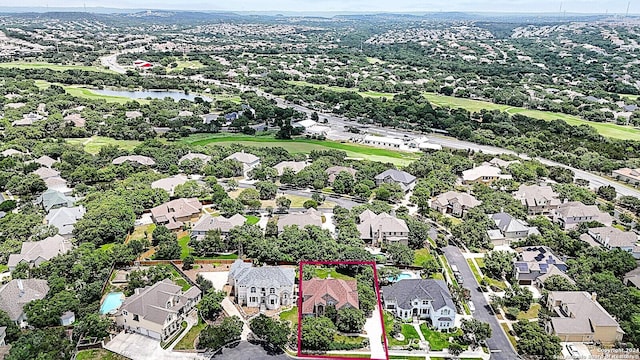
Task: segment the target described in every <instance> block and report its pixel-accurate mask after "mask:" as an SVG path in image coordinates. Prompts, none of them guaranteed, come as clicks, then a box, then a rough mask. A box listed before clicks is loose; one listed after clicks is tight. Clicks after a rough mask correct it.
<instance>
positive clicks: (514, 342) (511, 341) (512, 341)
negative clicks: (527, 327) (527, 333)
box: [500, 323, 518, 349]
mask: <svg viewBox="0 0 640 360" xmlns="http://www.w3.org/2000/svg"><path fill="white" fill-rule="evenodd" d="M500 326H501V327H502V329H503V330H504V333H505V334H507V337H508V338H509V342H510V343H511V345H513V348H514V349H515V348H516V346H517V343H518V342H517V341H516V338H515V337H514V336H513V335H511V333H509V325H507V323H500Z"/></svg>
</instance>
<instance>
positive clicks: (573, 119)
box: [423, 93, 640, 140]
mask: <svg viewBox="0 0 640 360" xmlns="http://www.w3.org/2000/svg"><path fill="white" fill-rule="evenodd" d="M423 94H424V96H425V97H426V98H427V100H429V102H431V103H432V104H434V105H436V106H448V107H452V108H464V109H467V110H469V111H471V112H479V111H480V110H482V109H487V110H500V111H505V112H507V113H509V114H511V115H514V114H521V115H524V116H529V117H532V118H536V119H542V120H546V121H551V120H556V119H560V120H564V121H566V122H567V124H570V125H589V126H592V127H593V128H595V129H596V130H597V131H598V132H599V133H600V134H602V135H603V136H608V137H612V138H616V139H624V140H640V130H636V129H634V128H632V127H630V126H622V125H617V124H612V123H599V122H594V121H588V120H584V119H581V118H579V117H577V116H574V115H568V114H563V113H556V112H551V111H541V110H531V109H525V108H522V107H515V106H509V105H500V104H494V103H491V102H488V101H480V100H471V99H465V98H457V97H454V96H445V95H439V94H435V93H423Z"/></svg>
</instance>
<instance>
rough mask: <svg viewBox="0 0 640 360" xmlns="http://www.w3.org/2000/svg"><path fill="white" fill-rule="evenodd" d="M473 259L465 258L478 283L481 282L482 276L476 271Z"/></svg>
mask: <svg viewBox="0 0 640 360" xmlns="http://www.w3.org/2000/svg"><path fill="white" fill-rule="evenodd" d="M473 260H474V259H467V264H469V267H470V268H471V272H472V273H473V277H475V278H476V281H477V282H478V284H480V283H481V282H482V276H480V273H479V272H478V268H476V264H475V261H473Z"/></svg>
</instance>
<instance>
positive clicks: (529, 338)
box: [513, 320, 562, 360]
mask: <svg viewBox="0 0 640 360" xmlns="http://www.w3.org/2000/svg"><path fill="white" fill-rule="evenodd" d="M513 331H515V333H516V334H517V335H518V338H519V341H518V343H517V348H518V352H519V353H520V354H523V355H528V356H534V357H536V358H538V359H540V360H554V359H557V358H558V356H559V355H560V353H561V351H562V346H561V345H560V338H559V337H557V336H555V335H549V334H547V332H546V331H544V329H543V328H542V327H541V326H540V325H539V324H538V322H530V321H527V320H520V321H518V322H517V323H515V324H513Z"/></svg>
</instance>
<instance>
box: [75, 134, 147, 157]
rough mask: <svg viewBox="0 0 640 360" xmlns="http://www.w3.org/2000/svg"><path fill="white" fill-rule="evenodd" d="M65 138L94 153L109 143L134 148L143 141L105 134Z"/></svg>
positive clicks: (126, 148)
mask: <svg viewBox="0 0 640 360" xmlns="http://www.w3.org/2000/svg"><path fill="white" fill-rule="evenodd" d="M65 140H66V141H67V142H68V143H69V144H72V145H83V146H84V150H85V151H86V152H88V153H89V154H93V155H95V154H97V153H99V152H100V149H102V148H103V147H105V146H107V145H116V146H118V147H119V148H121V149H124V150H133V149H134V148H135V147H136V146H138V145H140V144H141V142H140V141H137V140H116V139H112V138H108V137H104V136H92V137H90V138H79V139H78V138H73V139H65Z"/></svg>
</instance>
